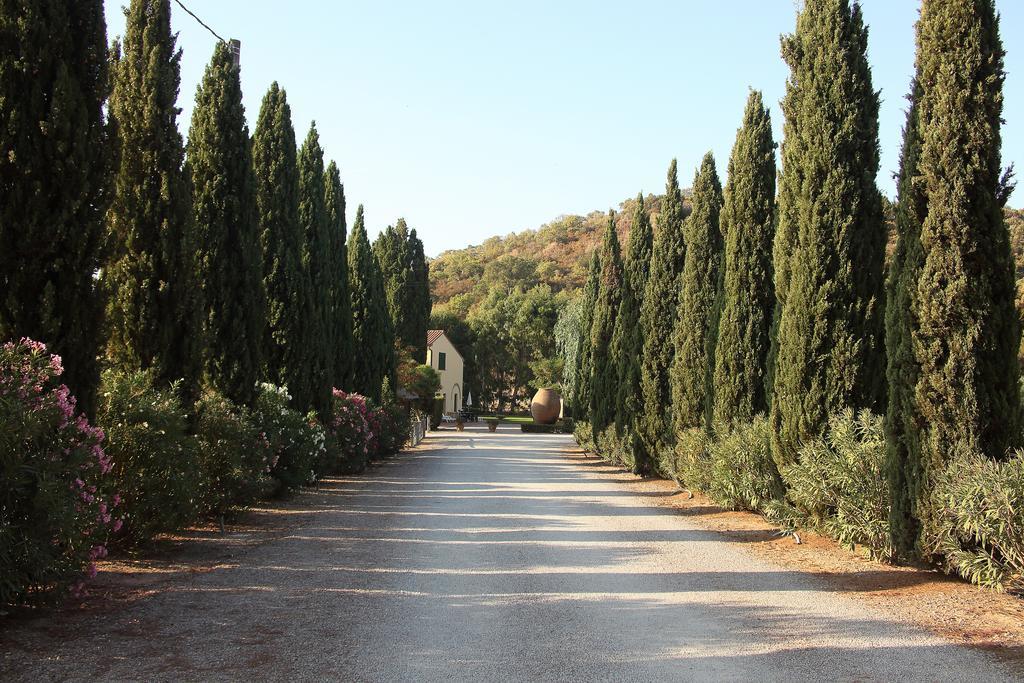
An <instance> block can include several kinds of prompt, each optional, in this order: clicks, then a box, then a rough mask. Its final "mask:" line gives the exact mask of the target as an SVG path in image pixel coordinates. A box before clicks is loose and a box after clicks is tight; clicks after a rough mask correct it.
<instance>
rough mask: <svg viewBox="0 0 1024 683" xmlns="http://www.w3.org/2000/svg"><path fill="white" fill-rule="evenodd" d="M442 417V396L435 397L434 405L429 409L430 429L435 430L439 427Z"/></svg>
mask: <svg viewBox="0 0 1024 683" xmlns="http://www.w3.org/2000/svg"><path fill="white" fill-rule="evenodd" d="M443 417H444V396H435V397H434V403H433V405H431V407H430V428H431V429H437V428H438V427H440V426H441V419H442V418H443Z"/></svg>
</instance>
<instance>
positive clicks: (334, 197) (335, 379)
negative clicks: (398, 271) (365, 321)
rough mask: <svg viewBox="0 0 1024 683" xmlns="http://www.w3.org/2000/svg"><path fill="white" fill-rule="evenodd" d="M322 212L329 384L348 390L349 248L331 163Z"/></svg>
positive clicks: (341, 190)
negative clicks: (330, 360) (331, 349)
mask: <svg viewBox="0 0 1024 683" xmlns="http://www.w3.org/2000/svg"><path fill="white" fill-rule="evenodd" d="M324 190H325V192H326V197H325V199H324V209H325V211H326V212H327V226H328V235H329V237H330V242H329V258H330V271H329V276H328V278H329V281H330V287H331V302H332V308H331V322H332V326H333V331H332V333H331V334H332V338H333V339H334V363H333V365H332V368H333V376H332V378H331V383H332V384H333V386H335V387H338V388H348V386H349V383H350V382H351V374H352V363H353V356H352V354H353V347H352V299H351V298H350V297H349V294H348V247H347V246H346V233H347V232H348V227H347V223H346V221H345V186H344V185H342V184H341V172H340V171H338V165H337V164H335V163H334V162H333V161H332V162H331V163H330V164H329V165H328V166H327V172H326V178H325V188H324Z"/></svg>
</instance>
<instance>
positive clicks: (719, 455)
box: [705, 415, 783, 512]
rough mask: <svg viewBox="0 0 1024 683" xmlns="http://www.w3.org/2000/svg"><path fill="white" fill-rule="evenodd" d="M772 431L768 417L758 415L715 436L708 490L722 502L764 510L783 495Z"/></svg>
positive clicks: (711, 451)
mask: <svg viewBox="0 0 1024 683" xmlns="http://www.w3.org/2000/svg"><path fill="white" fill-rule="evenodd" d="M771 435H772V428H771V425H770V424H769V422H768V419H767V418H765V417H764V416H763V415H758V416H756V417H755V418H754V419H753V421H752V422H745V423H739V424H736V425H733V427H732V429H730V430H728V431H726V432H725V433H724V434H720V435H719V436H718V437H717V438H715V439H712V440H711V442H710V444H709V448H708V450H709V455H710V458H711V471H710V475H709V479H710V482H709V483H708V488H707V490H706V491H705V493H707V494H708V496H709V497H710V498H711V499H712V500H714V501H715V502H716V503H718V504H719V505H724V506H727V507H730V508H732V509H734V510H751V511H753V512H764V510H765V509H766V507H767V506H768V505H769V503H771V502H772V501H774V500H778V499H779V498H781V497H782V495H783V485H782V480H781V479H780V478H779V472H778V470H777V469H776V467H775V461H774V460H773V459H772V448H771Z"/></svg>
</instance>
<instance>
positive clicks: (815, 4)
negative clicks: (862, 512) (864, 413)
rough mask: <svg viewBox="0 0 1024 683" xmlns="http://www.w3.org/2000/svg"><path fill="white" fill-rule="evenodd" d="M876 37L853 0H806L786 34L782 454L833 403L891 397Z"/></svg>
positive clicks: (776, 405) (778, 452)
mask: <svg viewBox="0 0 1024 683" xmlns="http://www.w3.org/2000/svg"><path fill="white" fill-rule="evenodd" d="M867 42H868V31H867V28H866V27H865V26H864V22H863V18H862V16H861V11H860V6H859V5H858V4H857V3H854V4H853V7H852V8H851V6H850V3H849V1H848V0H808V1H807V2H806V3H805V4H804V7H803V9H802V10H801V12H800V14H799V17H798V18H797V26H796V31H795V33H793V34H792V35H790V36H787V37H785V38H783V41H782V54H783V57H784V58H785V59H786V62H787V63H788V64H789V66H790V69H791V75H790V78H789V81H788V82H787V84H786V95H785V98H784V99H783V102H782V109H783V113H784V114H785V117H786V122H785V140H784V142H783V146H782V176H781V178H780V188H779V226H778V231H777V234H776V242H775V269H776V275H775V284H776V295H777V296H778V298H779V303H780V306H779V311H780V318H779V323H778V341H777V344H778V351H777V357H776V360H775V369H774V375H773V385H772V423H773V426H774V443H773V452H774V455H775V457H776V459H777V460H778V461H779V463H781V464H786V463H789V462H792V461H793V460H794V459H795V457H796V453H797V449H798V447H799V444H800V443H801V441H802V440H804V439H808V438H812V437H814V436H816V435H817V434H818V433H819V432H820V430H821V428H822V427H823V426H824V423H825V420H826V419H827V418H828V416H829V415H830V414H832V413H834V412H836V411H838V410H841V409H843V408H847V407H852V408H858V409H859V408H871V409H875V410H878V409H880V408H882V407H883V406H884V403H885V401H884V399H885V397H884V384H883V381H884V380H883V378H884V372H883V369H884V367H885V357H884V356H885V354H884V349H883V348H882V341H883V339H882V328H883V322H884V318H883V311H882V309H883V303H884V302H883V299H882V297H883V287H884V283H883V277H882V276H883V264H884V259H885V242H886V228H885V223H884V221H883V217H882V203H881V195H880V194H879V192H878V189H877V187H876V186H875V176H876V174H877V172H878V163H879V162H878V93H877V92H876V91H875V90H874V89H873V88H872V85H871V69H870V67H869V65H868V61H867Z"/></svg>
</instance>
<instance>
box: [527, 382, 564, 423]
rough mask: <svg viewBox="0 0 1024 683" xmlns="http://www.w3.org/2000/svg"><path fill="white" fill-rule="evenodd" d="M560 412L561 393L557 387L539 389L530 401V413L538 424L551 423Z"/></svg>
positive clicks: (556, 418)
mask: <svg viewBox="0 0 1024 683" xmlns="http://www.w3.org/2000/svg"><path fill="white" fill-rule="evenodd" d="M561 412H562V395H561V394H559V393H558V390H557V389H540V390H539V391H537V393H536V394H534V396H533V400H532V401H531V402H530V415H532V416H533V421H534V422H536V423H537V424H540V425H553V424H555V423H556V422H558V416H559V415H560V414H561Z"/></svg>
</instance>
